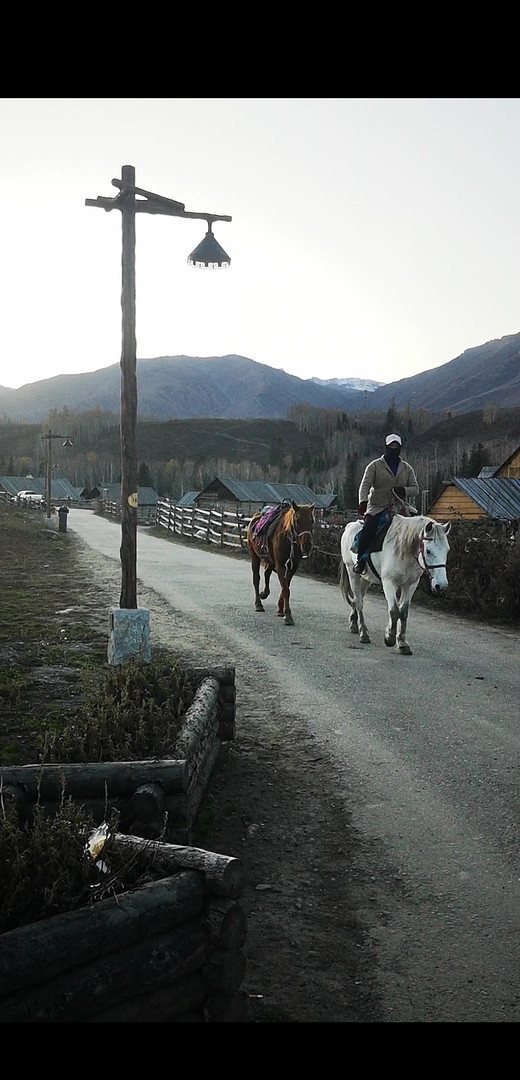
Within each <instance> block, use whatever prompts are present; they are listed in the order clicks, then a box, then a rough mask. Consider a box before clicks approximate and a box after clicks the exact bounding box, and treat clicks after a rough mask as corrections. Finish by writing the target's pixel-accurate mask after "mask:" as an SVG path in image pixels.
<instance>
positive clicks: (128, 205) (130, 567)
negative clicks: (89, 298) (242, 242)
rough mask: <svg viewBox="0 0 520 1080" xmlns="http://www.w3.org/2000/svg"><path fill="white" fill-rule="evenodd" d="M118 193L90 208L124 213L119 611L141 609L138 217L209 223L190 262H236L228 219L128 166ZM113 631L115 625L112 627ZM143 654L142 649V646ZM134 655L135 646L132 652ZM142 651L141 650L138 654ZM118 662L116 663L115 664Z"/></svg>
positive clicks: (117, 182) (93, 201)
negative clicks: (223, 225) (223, 238)
mask: <svg viewBox="0 0 520 1080" xmlns="http://www.w3.org/2000/svg"><path fill="white" fill-rule="evenodd" d="M112 184H113V185H114V187H117V188H119V193H118V194H117V195H116V196H115V197H114V198H104V197H103V196H101V195H99V196H98V198H97V199H86V200H85V205H86V206H98V207H100V208H101V209H103V210H106V211H110V210H120V211H121V220H122V260H121V266H122V290H121V307H122V348H121V415H120V435H121V549H120V556H121V595H120V599H119V607H120V608H121V609H124V610H127V611H131V610H136V609H137V504H138V498H137V442H136V432H137V377H136V366H137V345H136V330H135V326H136V319H135V215H136V214H138V213H140V214H164V215H166V216H167V217H181V218H196V219H198V220H200V221H206V222H207V224H208V231H207V233H206V235H205V237H204V239H203V240H202V241H201V243H200V244H199V245H198V247H196V248H195V249H194V251H192V253H191V255H190V256H189V257H188V262H189V263H191V264H192V265H197V266H213V267H215V266H229V264H230V262H231V259H230V258H229V255H227V254H226V252H225V251H224V249H223V248H222V247H221V246H220V244H219V243H218V242H217V240H216V239H215V237H214V236H213V232H212V224H213V222H214V221H231V217H229V215H227V214H226V215H224V214H198V213H194V212H192V211H189V210H185V209H184V203H180V202H176V201H175V200H174V199H166V198H164V196H162V195H155V194H154V193H153V192H152V191H145V190H144V189H143V188H138V187H136V186H135V168H134V167H133V165H123V167H122V169H121V179H120V180H112ZM113 625H114V623H113ZM139 648H141V646H139ZM128 650H129V653H130V654H131V653H132V646H131V645H130V646H128ZM136 651H137V650H136ZM116 662H117V661H116Z"/></svg>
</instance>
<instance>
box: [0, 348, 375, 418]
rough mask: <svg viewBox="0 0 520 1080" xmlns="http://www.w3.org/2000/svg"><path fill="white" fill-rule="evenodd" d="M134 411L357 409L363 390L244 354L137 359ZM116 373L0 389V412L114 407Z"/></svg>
mask: <svg viewBox="0 0 520 1080" xmlns="http://www.w3.org/2000/svg"><path fill="white" fill-rule="evenodd" d="M137 391H138V415H139V417H141V418H143V419H144V418H145V417H148V418H149V419H156V420H170V419H179V420H183V419H191V418H195V417H197V416H209V417H220V418H222V419H226V418H229V419H243V420H247V419H260V418H266V419H272V420H278V419H286V418H287V412H288V410H289V409H290V408H291V406H293V405H300V404H301V403H302V402H306V403H307V404H309V405H312V406H315V407H316V408H321V409H329V408H337V409H338V408H339V409H353V410H356V409H358V408H361V407H362V403H363V394H362V393H361V391H356V390H346V389H339V388H336V387H335V386H321V385H319V384H318V383H316V382H314V381H313V380H312V379H298V378H297V377H296V376H295V375H287V374H286V373H285V372H284V371H281V370H279V369H277V368H272V367H269V366H268V365H267V364H258V363H257V362H256V361H255V360H249V359H248V358H247V357H245V356H234V355H233V356H210V357H198V356H160V357H156V358H152V359H146V360H138V361H137ZM120 401H121V370H120V366H119V364H113V365H111V366H110V367H107V368H100V369H99V370H98V371H91V372H86V373H85V374H82V375H56V376H54V378H52V379H43V380H42V381H41V382H36V383H28V384H27V385H26V386H21V387H20V388H19V389H18V390H12V389H6V388H5V387H3V388H0V416H3V417H7V418H8V419H10V420H26V421H34V420H44V419H45V418H46V417H47V416H48V414H49V410H50V409H54V408H55V409H62V408H68V409H71V410H74V411H76V412H85V411H87V410H89V409H95V408H96V407H97V406H99V408H100V409H102V410H103V411H109V412H119V408H120Z"/></svg>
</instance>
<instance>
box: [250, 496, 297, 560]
mask: <svg viewBox="0 0 520 1080" xmlns="http://www.w3.org/2000/svg"><path fill="white" fill-rule="evenodd" d="M290 505H291V504H290V503H289V502H287V501H286V500H284V501H283V502H281V503H278V504H277V505H276V506H266V507H265V508H264V510H263V511H262V513H261V515H260V517H259V518H258V520H257V521H255V522H253V524H252V525H251V529H250V543H251V546H252V547H253V549H254V551H256V554H257V555H258V556H259V557H260V558H261V559H269V558H270V556H269V540H270V537H271V536H272V535H273V532H274V530H275V528H276V526H277V524H278V518H279V517H280V514H281V513H282V512H283V511H284V510H287V509H288V507H289V506H290Z"/></svg>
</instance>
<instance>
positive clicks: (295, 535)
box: [285, 518, 313, 574]
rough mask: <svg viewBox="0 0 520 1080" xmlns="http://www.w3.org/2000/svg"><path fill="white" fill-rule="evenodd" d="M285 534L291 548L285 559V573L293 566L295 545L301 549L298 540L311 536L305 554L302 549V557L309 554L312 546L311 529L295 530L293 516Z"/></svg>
mask: <svg viewBox="0 0 520 1080" xmlns="http://www.w3.org/2000/svg"><path fill="white" fill-rule="evenodd" d="M287 535H288V537H289V539H290V541H291V550H290V552H289V558H288V559H287V562H286V564H285V573H286V574H287V573H288V572H289V570H292V568H293V565H294V557H293V556H294V549H295V547H296V545H298V546H299V547H300V549H301V544H300V540H301V539H302V537H304V536H310V538H311V546H310V548H309V551H308V552H307V554H306V555H304V554H303V551H302V553H301V557H302V559H307V558H308V557H309V555H310V553H311V551H312V547H313V544H312V530H311V529H304V530H303V531H302V532H296V528H295V525H294V518H293V520H292V522H291V528H290V529H289V532H288V534H287Z"/></svg>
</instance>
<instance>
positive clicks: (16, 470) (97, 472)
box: [0, 404, 520, 510]
mask: <svg viewBox="0 0 520 1080" xmlns="http://www.w3.org/2000/svg"><path fill="white" fill-rule="evenodd" d="M499 418H500V410H494V412H493V416H491V413H488V415H482V416H480V417H479V418H478V420H477V422H475V414H473V420H471V418H469V419H468V423H467V425H465V427H464V429H463V431H462V433H460V432H459V435H458V436H457V437H456V438H453V439H450V437H449V431H448V433H447V434H446V433H445V432H443V436H442V438H440V436H439V435H438V434H437V433H438V430H439V427H442V428H443V429H445V428H446V426H448V429H449V426H450V425H449V421H450V417H446V416H445V415H444V414H443V415H442V416H440V417H439V416H435V415H432V414H430V413H428V412H426V411H425V410H418V411H417V412H412V411H411V409H410V408H409V407H407V408H406V409H405V410H403V411H401V412H400V411H398V410H397V409H396V408H395V406H394V405H393V404H392V405H391V406H390V408H389V409H388V410H387V411H386V412H356V413H347V412H345V411H343V410H341V409H318V408H314V407H311V406H309V405H298V406H296V407H294V408H293V409H291V410H290V413H289V416H288V419H289V420H290V421H291V425H294V428H295V429H296V430H297V431H298V433H299V435H301V433H302V432H304V433H305V434H307V435H308V436H309V439H308V445H307V444H306V443H305V440H302V439H301V437H299V438H298V440H296V439H295V440H294V443H295V444H296V441H297V442H298V448H297V449H295V446H292V445H291V444H290V439H288V438H287V436H286V437H285V441H284V439H282V438H281V437H279V438H278V437H276V436H273V437H272V440H271V443H270V445H269V447H268V448H267V450H266V452H265V453H264V455H263V458H262V457H261V456H260V454H259V452H258V448H257V447H256V446H255V447H251V446H249V447H248V444H247V441H246V439H244V440H243V451H241V456H240V457H239V458H238V459H237V457H236V455H235V458H234V459H233V460H229V459H227V458H226V457H224V456H222V455H215V454H214V452H213V450H212V446H211V440H209V439H207V438H206V439H204V440H201V441H200V445H199V444H196V451H193V449H192V450H191V452H190V453H187V454H186V455H185V454H184V452H177V453H176V455H175V456H173V457H172V456H170V447H169V445H168V440H167V438H166V437H165V438H164V440H163V441H162V442H161V433H162V430H164V431H166V424H162V422H159V421H157V422H155V423H153V424H148V425H145V424H140V423H138V425H137V442H138V464H139V474H138V483H139V485H140V486H146V487H153V488H154V489H155V490H156V491H157V492H158V493H159V495H162V496H164V497H169V498H173V499H175V498H179V497H180V496H181V495H183V494H184V493H185V492H186V491H191V490H200V489H201V488H203V487H205V486H206V484H208V483H209V482H210V481H211V480H212V479H213V478H214V477H215V476H222V477H235V478H236V479H243V480H255V479H256V480H264V481H271V482H273V483H284V482H285V483H304V484H308V485H309V487H311V488H312V489H313V490H314V491H316V492H334V493H335V494H336V495H337V497H338V505H339V507H340V508H341V509H343V510H348V509H352V508H354V507H355V506H357V502H358V498H357V491H358V487H359V482H360V479H361V475H362V473H363V470H364V468H365V465H366V464H367V462H368V461H370V460H371V459H372V458H374V457H377V456H378V455H379V454H381V453H383V449H384V436H385V435H386V434H387V433H388V432H389V431H398V432H399V433H400V434H401V436H402V439H403V444H404V449H403V456H404V457H405V458H406V460H407V461H409V462H410V463H411V464H412V465H413V467H414V469H415V471H416V473H417V478H418V481H419V488H420V491H421V492H424V495H423V496H422V499H423V501H424V502H425V504H426V505H429V504H430V503H431V502H433V501H434V499H435V498H436V497H437V495H438V494H439V492H440V490H441V488H442V484H443V482H444V481H445V480H448V479H450V477H452V476H477V475H478V473H479V472H480V469H481V468H482V467H483V466H485V465H493V464H496V465H498V464H500V463H501V462H502V461H504V460H505V458H506V457H507V456H508V455H509V454H510V453H512V451H513V450H514V449H515V448H516V446H517V445H518V444H519V443H520V432H519V433H518V434H517V432H516V429H514V430H513V431H512V434H510V435H504V434H503V432H502V433H501V434H497V432H496V431H495V428H496V425H497V424H498V420H499ZM459 419H460V418H459ZM440 421H443V422H444V423H443V424H440V425H439V422H440ZM447 422H448V423H447ZM451 422H452V423H453V424H455V419H454V418H451ZM184 423H185V424H186V423H190V422H188V421H185V422H184ZM237 423H239V422H237V421H235V424H237ZM259 423H262V422H261V421H259ZM265 423H266V424H267V422H265ZM269 423H270V424H271V426H272V425H276V423H277V422H276V421H270V422H269ZM196 424H197V421H195V420H194V421H193V425H194V426H195V425H196ZM225 424H226V421H222V424H221V426H222V425H225ZM280 425H283V426H284V430H286V427H287V425H285V424H284V422H282V421H280ZM49 429H51V430H53V431H59V432H61V433H63V434H66V435H68V436H70V438H71V439H72V441H73V446H72V448H67V447H63V446H62V444H61V442H60V441H59V440H56V441H55V442H53V447H52V463H53V475H55V476H64V477H67V478H68V479H69V480H70V481H71V483H72V484H74V486H78V487H87V488H92V487H94V486H96V485H97V486H98V487H101V486H102V485H103V484H104V483H117V482H118V481H120V479H121V463H120V443H119V416H118V415H117V414H115V413H109V412H103V411H102V410H100V409H99V408H97V409H93V410H91V411H88V412H81V413H73V412H71V411H70V410H68V409H63V410H54V411H52V412H51V413H50V415H49V418H48V420H47V421H46V422H45V423H43V424H41V425H39V424H23V423H19V424H13V423H9V422H0V475H5V476H24V477H26V476H44V475H45V469H46V459H45V454H46V446H47V442H46V440H45V439H42V435H43V434H44V432H45V431H46V430H49ZM148 429H152V430H151V434H150V432H149V430H148ZM459 429H460V424H459ZM430 432H432V437H431V438H430V436H429V433H430ZM152 435H153V441H152V438H151V436H152ZM236 441H237V440H235V442H236ZM192 443H193V439H192ZM101 447H103V449H101ZM311 447H312V448H311ZM418 508H419V509H423V507H422V506H420V505H419V504H418Z"/></svg>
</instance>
